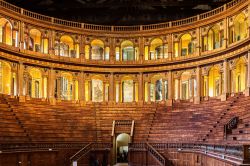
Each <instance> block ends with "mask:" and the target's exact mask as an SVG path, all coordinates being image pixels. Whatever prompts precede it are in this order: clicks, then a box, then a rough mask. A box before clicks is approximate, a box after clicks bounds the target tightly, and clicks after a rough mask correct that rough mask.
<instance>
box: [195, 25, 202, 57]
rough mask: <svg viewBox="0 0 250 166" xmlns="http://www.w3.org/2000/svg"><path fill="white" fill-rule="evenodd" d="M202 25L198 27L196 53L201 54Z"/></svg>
mask: <svg viewBox="0 0 250 166" xmlns="http://www.w3.org/2000/svg"><path fill="white" fill-rule="evenodd" d="M200 36H201V35H200V27H198V28H197V29H196V42H197V43H196V55H198V56H200V54H201V47H200V46H201V40H200Z"/></svg>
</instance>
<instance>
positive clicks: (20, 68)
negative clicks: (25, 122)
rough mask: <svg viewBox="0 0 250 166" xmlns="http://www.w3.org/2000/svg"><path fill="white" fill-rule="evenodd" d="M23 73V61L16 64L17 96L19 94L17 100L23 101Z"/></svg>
mask: <svg viewBox="0 0 250 166" xmlns="http://www.w3.org/2000/svg"><path fill="white" fill-rule="evenodd" d="M23 73H24V65H23V63H19V64H18V69H17V80H18V81H17V87H18V92H17V93H18V96H19V101H20V102H25V97H24V93H23V79H24V77H23Z"/></svg>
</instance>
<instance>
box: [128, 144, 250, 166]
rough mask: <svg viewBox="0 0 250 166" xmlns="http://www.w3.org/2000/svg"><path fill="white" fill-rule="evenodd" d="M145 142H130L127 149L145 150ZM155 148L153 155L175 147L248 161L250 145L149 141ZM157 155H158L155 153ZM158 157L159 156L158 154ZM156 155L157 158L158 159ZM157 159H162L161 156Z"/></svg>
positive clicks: (237, 160) (185, 150)
mask: <svg viewBox="0 0 250 166" xmlns="http://www.w3.org/2000/svg"><path fill="white" fill-rule="evenodd" d="M147 146H148V144H147V143H131V144H129V151H130V152H133V151H135V152H136V151H145V150H146V149H147ZM150 146H152V148H153V149H155V151H156V152H157V153H156V152H154V155H157V154H159V151H166V150H168V149H175V150H176V151H178V152H180V153H181V152H193V153H202V154H205V155H208V156H213V157H215V158H218V159H222V160H228V161H230V162H232V163H242V164H243V163H244V164H245V163H248V164H249V161H250V145H210V144H190V143H151V144H150ZM157 156H158V155H157ZM158 157H159V156H158ZM158 157H157V159H158ZM159 160H161V161H163V159H161V157H159Z"/></svg>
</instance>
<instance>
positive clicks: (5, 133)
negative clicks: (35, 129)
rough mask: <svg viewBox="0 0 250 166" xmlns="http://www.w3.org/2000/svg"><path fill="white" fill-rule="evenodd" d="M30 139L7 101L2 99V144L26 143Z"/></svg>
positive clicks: (0, 134) (0, 104) (0, 139)
mask: <svg viewBox="0 0 250 166" xmlns="http://www.w3.org/2000/svg"><path fill="white" fill-rule="evenodd" d="M28 141H29V137H28V135H27V133H26V131H25V129H24V128H23V126H22V124H21V123H20V121H19V120H18V119H17V117H16V116H15V114H14V113H13V112H12V111H11V109H10V107H9V105H8V103H7V102H6V100H5V99H4V98H3V97H1V98H0V143H25V142H28Z"/></svg>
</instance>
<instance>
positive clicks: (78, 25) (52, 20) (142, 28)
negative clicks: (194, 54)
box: [0, 0, 247, 32]
mask: <svg viewBox="0 0 250 166" xmlns="http://www.w3.org/2000/svg"><path fill="white" fill-rule="evenodd" d="M246 1H247V0H233V1H232V2H229V3H227V4H225V5H224V6H222V7H219V8H217V9H214V10H212V11H209V12H206V13H203V14H200V15H197V16H193V17H190V18H186V19H182V20H177V21H171V22H166V23H160V24H151V25H136V26H104V25H94V24H85V23H79V22H73V21H67V20H62V19H58V18H53V17H49V16H45V15H41V14H38V13H34V12H31V11H28V10H25V9H22V8H20V7H17V6H14V5H12V4H10V3H8V2H5V1H4V0H1V1H0V6H1V7H2V8H5V9H8V10H10V11H13V12H15V13H18V14H20V15H21V16H22V15H23V16H27V17H29V18H32V19H35V20H38V21H44V22H48V23H51V24H57V25H62V26H66V27H73V28H80V29H85V30H93V31H107V32H129V31H150V30H158V29H165V28H170V27H175V28H176V27H178V26H183V25H188V24H192V23H195V22H197V21H202V20H204V19H208V18H209V17H211V16H215V15H219V14H221V13H223V12H226V11H227V10H229V9H231V8H233V7H235V6H237V5H239V4H241V3H244V2H246Z"/></svg>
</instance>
